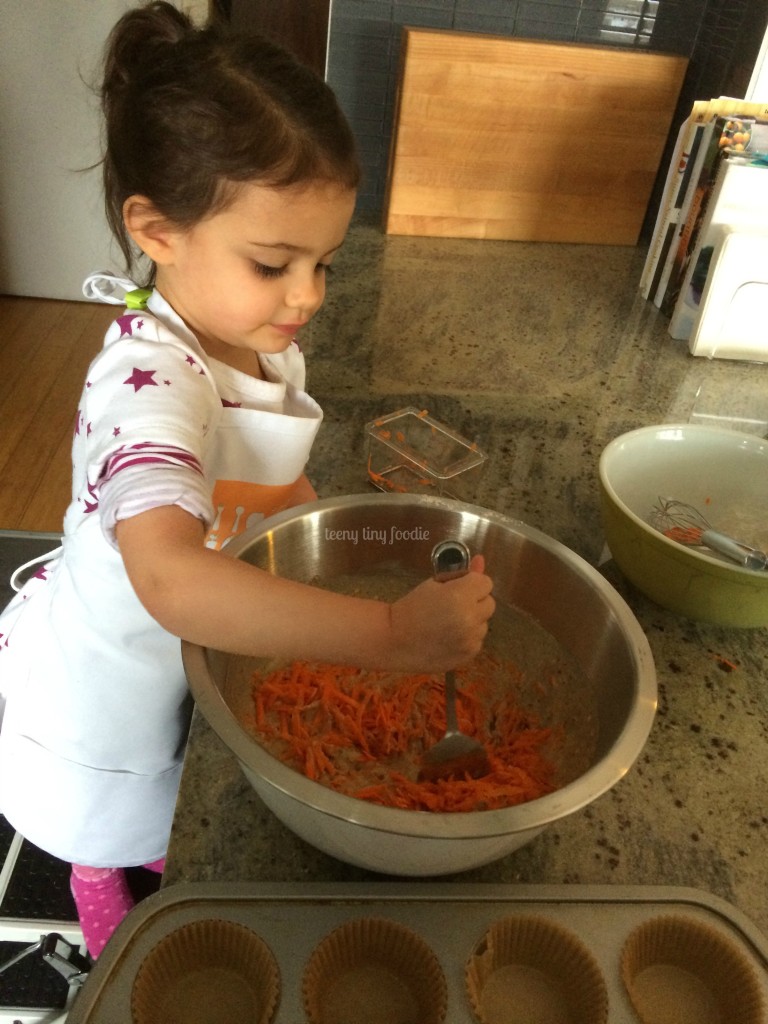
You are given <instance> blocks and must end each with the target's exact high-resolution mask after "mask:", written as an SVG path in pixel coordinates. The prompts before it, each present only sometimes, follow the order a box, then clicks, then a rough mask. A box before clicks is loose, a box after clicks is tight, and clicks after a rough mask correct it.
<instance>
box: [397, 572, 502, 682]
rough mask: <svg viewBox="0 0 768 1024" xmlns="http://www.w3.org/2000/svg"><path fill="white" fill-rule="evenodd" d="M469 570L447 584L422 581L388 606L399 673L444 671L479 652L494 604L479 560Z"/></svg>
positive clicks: (490, 583)
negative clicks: (401, 671)
mask: <svg viewBox="0 0 768 1024" xmlns="http://www.w3.org/2000/svg"><path fill="white" fill-rule="evenodd" d="M469 568H470V571H469V572H468V573H467V575H466V576H462V577H461V578H460V579H455V580H448V581H447V582H446V583H438V582H437V581H435V580H425V581H424V583H420V584H419V586H417V587H416V588H415V589H414V590H412V591H411V592H410V593H408V594H406V595H405V597H403V598H401V599H400V600H399V601H396V602H395V603H394V604H393V605H392V609H391V622H392V634H393V642H394V650H393V656H394V659H395V660H397V661H398V663H399V664H398V667H400V668H402V670H403V671H415V672H418V671H425V670H428V671H432V672H444V671H446V670H448V669H452V668H456V667H457V666H459V665H461V664H464V663H465V662H467V661H470V660H471V659H472V658H473V657H474V656H475V655H476V654H477V653H478V652H479V651H480V649H481V647H482V646H483V640H484V639H485V635H486V633H487V632H488V620H489V619H490V617H491V616H492V615H493V612H494V609H495V607H496V602H495V601H494V599H493V597H492V595H491V590H492V587H493V583H492V581H491V580H490V578H489V577H488V576H486V575H485V571H484V570H485V562H484V559H483V557H482V555H475V556H474V558H473V559H472V561H471V563H470V567H469Z"/></svg>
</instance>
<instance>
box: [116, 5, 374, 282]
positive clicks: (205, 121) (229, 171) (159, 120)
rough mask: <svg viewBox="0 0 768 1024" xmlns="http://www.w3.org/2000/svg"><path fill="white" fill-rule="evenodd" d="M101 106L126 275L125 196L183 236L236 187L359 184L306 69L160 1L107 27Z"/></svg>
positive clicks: (347, 145)
mask: <svg viewBox="0 0 768 1024" xmlns="http://www.w3.org/2000/svg"><path fill="white" fill-rule="evenodd" d="M101 97H102V107H103V110H104V115H105V119H106V150H105V156H104V161H103V171H104V189H105V203H106V210H107V219H108V221H109V225H110V227H111V229H112V231H113V233H114V235H115V237H116V239H117V241H118V242H119V244H120V248H121V250H122V252H123V255H124V256H125V259H126V262H127V265H128V268H129V269H130V268H131V267H132V265H133V263H134V251H133V248H132V244H131V240H130V238H129V236H128V233H127V231H126V229H125V225H124V223H123V204H124V202H125V200H126V199H127V198H128V197H129V196H131V195H143V196H146V197H147V198H148V199H149V200H150V201H151V202H152V204H153V205H154V207H155V208H156V209H157V210H158V212H159V213H160V214H161V215H162V216H163V217H165V218H167V219H168V220H169V221H171V222H172V223H173V224H175V225H177V226H179V227H182V228H183V227H191V226H192V225H193V224H195V223H197V222H198V221H200V220H201V219H203V218H204V217H205V216H206V215H208V214H211V213H214V212H216V211H217V210H219V209H222V208H223V207H224V206H225V205H226V204H227V202H228V201H229V200H230V198H231V196H232V194H233V186H235V187H236V185H237V183H240V182H246V181H258V182H260V183H262V184H266V185H271V186H274V187H277V188H284V187H287V186H289V185H294V184H299V183H302V182H311V181H328V182H338V183H339V185H341V186H342V187H346V188H349V189H354V188H356V187H357V185H358V184H359V181H360V165H359V162H358V157H357V152H356V148H355V143H354V138H353V136H352V132H351V130H350V128H349V125H348V124H347V121H346V119H345V117H344V115H343V113H342V112H341V110H340V108H339V106H338V103H337V102H336V98H335V96H334V94H333V92H332V91H331V89H330V88H329V87H328V86H327V85H326V83H325V82H324V81H323V80H322V79H321V78H320V77H319V76H318V75H316V74H315V72H314V71H312V70H311V69H310V68H308V67H305V66H304V65H303V64H300V63H299V62H298V61H297V60H295V59H294V58H293V57H292V56H291V55H290V54H288V53H286V52H285V51H284V50H282V49H280V48H279V47H277V46H274V45H273V44H272V43H269V42H268V41H267V40H265V39H262V38H260V37H258V36H248V35H236V34H234V33H232V32H230V31H229V30H228V29H227V28H226V26H222V25H221V24H220V23H219V22H216V23H212V24H211V25H209V26H207V27H205V28H197V27H196V26H194V25H193V23H192V22H191V21H190V19H189V18H188V17H187V16H186V15H184V14H182V13H181V12H180V11H178V10H177V9H176V8H175V7H173V6H172V5H171V4H170V3H165V2H162V0H156V2H152V3H148V4H146V5H145V6H143V7H139V8H134V9H132V10H130V11H128V12H127V13H126V14H125V15H123V17H122V18H121V19H120V20H119V21H118V22H117V24H116V25H115V27H114V29H113V30H112V33H111V35H110V37H109V40H108V42H107V49H106V55H105V63H104V79H103V85H102V89H101Z"/></svg>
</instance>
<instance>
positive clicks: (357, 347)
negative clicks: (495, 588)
mask: <svg viewBox="0 0 768 1024" xmlns="http://www.w3.org/2000/svg"><path fill="white" fill-rule="evenodd" d="M643 258H644V253H643V251H642V250H640V249H632V248H614V247H594V246H561V245H540V244H539V245H534V244H522V243H509V242H478V241H470V240H450V239H439V240H438V239H410V238H395V237H390V238H387V237H385V236H383V235H382V233H381V232H380V231H379V229H378V228H377V227H376V226H375V225H370V224H365V223H359V224H356V225H354V226H353V229H352V231H351V233H350V237H349V239H348V242H347V244H346V246H345V248H344V249H343V251H342V253H341V254H340V257H339V259H338V261H337V265H336V273H335V275H334V279H333V281H332V282H331V285H330V288H329V298H328V300H327V305H326V307H325V308H324V310H323V312H322V313H321V314H320V315H319V316H318V318H317V320H316V322H315V323H314V324H313V325H312V327H311V330H310V332H309V333H308V334H307V335H306V336H305V337H304V339H303V341H304V348H305V351H306V354H307V360H308V367H309V380H310V390H311V391H312V393H313V394H314V395H315V396H316V397H317V398H318V400H319V401H320V402H321V404H322V405H323V407H324V408H325V410H326V419H325V423H324V426H323V428H322V430H321V434H320V439H319V441H318V443H317V445H316V447H315V449H314V451H313V456H312V459H311V462H310V466H309V475H310V477H311V478H312V479H313V482H314V483H315V486H316V487H317V489H318V491H319V493H320V495H321V497H326V496H331V495H336V494H346V493H354V492H361V491H366V490H367V489H368V488H369V486H370V485H369V484H368V482H367V479H366V473H365V448H364V439H363V426H364V424H365V423H366V422H367V421H369V420H370V419H373V418H375V417H376V416H378V415H381V414H382V413H387V412H391V411H394V410H396V409H398V408H401V407H402V406H405V405H416V406H418V407H420V408H427V409H429V411H430V413H431V414H432V415H434V416H435V417H436V418H437V419H439V420H441V421H443V422H445V423H448V424H450V425H451V426H453V427H454V428H455V429H456V430H458V431H459V432H461V433H462V434H464V435H465V436H467V437H469V438H471V439H473V440H476V441H477V442H478V444H479V445H480V446H481V447H482V448H484V449H485V450H486V451H487V452H488V453H489V455H490V460H489V464H488V467H487V470H486V473H485V475H484V477H483V480H482V483H481V485H480V488H479V490H478V492H477V495H476V500H477V503H478V504H481V505H485V506H487V507H489V508H494V509H497V510H498V511H501V512H503V513H506V514H508V515H511V516H514V517H516V518H519V519H522V520H524V521H525V522H527V523H529V524H530V525H532V526H535V527H537V528H538V529H540V530H543V531H544V532H545V533H548V534H550V535H551V536H553V537H556V538H557V539H558V540H560V541H562V542H563V543H564V544H566V545H568V546H569V547H571V548H573V549H574V550H575V551H576V552H578V553H579V554H580V555H581V556H582V557H584V558H585V559H586V560H587V561H589V562H591V563H592V564H598V563H599V562H600V561H601V556H602V554H603V551H604V542H603V538H602V534H601V528H600V517H599V506H598V479H597V462H598V458H599V454H600V451H601V449H602V448H603V447H604V445H605V444H606V443H607V442H608V441H609V440H611V439H612V438H613V437H615V436H617V435H618V434H620V433H622V432H624V431H625V430H629V429H632V428H634V427H638V426H643V425H646V424H653V423H662V422H681V421H685V422H687V421H688V420H691V419H694V420H696V421H707V420H708V419H709V418H710V417H713V418H718V417H723V416H725V417H731V418H732V420H733V421H734V422H736V423H737V424H740V423H741V421H742V420H743V421H744V422H745V423H747V422H748V423H750V424H751V425H753V426H754V427H755V429H757V430H758V431H759V432H760V433H765V431H766V429H768V387H766V375H767V374H768V367H766V366H763V365H755V364H747V363H736V362H724V361H709V360H701V359H694V358H693V357H691V356H690V355H689V354H688V351H687V347H686V346H685V345H684V344H681V343H679V342H674V341H672V340H671V339H670V338H669V337H668V335H667V333H666V320H665V319H664V318H663V317H661V316H660V315H659V314H658V312H657V311H656V310H655V309H654V307H653V306H652V305H651V304H649V303H647V302H645V301H643V300H642V298H641V297H640V296H639V294H638V291H637V284H638V281H639V277H640V272H641V269H642V264H643ZM601 569H602V571H603V572H604V574H605V575H606V576H607V578H608V579H609V580H610V582H611V583H612V584H613V585H614V586H615V587H616V588H617V589H618V590H619V592H620V593H621V594H622V596H623V597H624V598H625V599H626V600H627V602H628V603H629V605H630V607H631V608H632V610H633V611H634V613H635V615H636V616H637V618H638V620H639V622H640V624H641V626H642V627H643V629H644V630H645V632H646V634H647V636H648V639H649V642H650V645H651V648H652V651H653V655H654V659H655V662H656V668H657V673H658V681H659V709H658V714H657V718H656V721H655V723H654V726H653V729H652V732H651V735H650V738H649V740H648V743H647V745H646V747H645V749H644V751H643V753H642V754H641V756H640V758H639V760H638V761H637V763H636V764H635V765H634V766H633V767H632V768H631V770H630V771H629V772H628V774H627V775H626V776H625V778H624V779H623V780H622V781H621V782H620V783H619V784H618V785H616V786H615V787H614V788H613V789H612V790H611V791H610V792H608V793H607V794H605V795H604V796H603V797H601V798H600V799H598V800H597V801H595V802H594V803H593V804H591V805H590V806H589V807H587V808H584V809H582V810H580V811H577V812H576V813H574V814H572V815H571V816H570V817H568V818H566V819H564V820H562V821H561V822H559V823H557V824H556V825H553V826H550V827H549V828H547V829H546V830H545V831H544V832H543V833H541V834H540V835H539V836H538V837H536V838H535V839H534V840H533V841H532V842H530V843H529V844H528V845H527V846H524V847H522V848H521V849H519V850H518V851H516V852H515V853H513V854H511V855H509V856H507V857H506V858H505V859H503V860H501V861H498V862H496V863H494V864H491V865H488V866H486V867H484V868H480V869H477V870H474V871H470V872H466V873H463V874H461V875H457V876H454V877H453V878H451V879H448V880H449V881H455V882H456V884H461V883H462V881H466V882H492V883H515V882H525V883H574V884H578V883H590V884H648V885H657V884H665V885H683V886H692V887H695V888H700V889H704V890H706V891H708V892H711V893H714V894H716V895H718V896H721V897H723V898H725V899H726V900H728V901H730V902H731V903H733V904H734V905H736V906H737V907H739V908H740V909H741V910H742V911H743V912H744V913H746V914H747V915H748V916H749V917H751V919H752V920H753V921H754V923H755V924H756V925H757V926H758V927H759V928H760V929H762V930H763V931H764V932H765V933H766V934H768V796H766V794H768V736H767V735H766V734H767V732H768V693H767V692H766V688H767V687H768V665H767V664H766V658H767V656H768V643H766V632H765V630H748V631H740V630H727V629H721V628H718V627H714V626H708V625H703V624H698V623H693V622H689V621H687V620H683V619H680V618H678V617H676V616H674V615H672V614H670V613H668V612H665V611H664V610H663V609H661V608H659V607H658V606H656V605H654V604H652V603H651V602H650V601H648V600H646V599H645V598H643V597H642V596H641V595H640V594H638V593H637V592H636V591H635V590H634V589H633V588H631V587H630V586H629V585H628V584H626V583H625V582H624V581H623V579H622V578H621V576H620V574H619V573H618V571H617V569H616V568H615V566H614V565H613V563H612V562H610V561H608V562H605V563H604V564H603V565H602V566H601ZM382 879H383V876H380V875H374V874H371V873H368V872H366V871H364V870H362V869H358V868H353V867H349V866H347V865H345V864H342V863H340V862H338V861H336V860H334V859H332V858H330V857H328V856H326V855H324V854H322V853H320V852H318V851H316V850H314V849H313V848H311V847H309V846H308V845H306V844H305V843H304V842H302V841H301V840H299V839H297V838H296V837H294V836H293V835H292V834H291V833H290V832H289V831H288V830H287V829H286V828H285V827H284V826H283V825H281V824H280V823H279V822H278V821H277V820H276V819H275V818H274V817H273V816H272V814H271V813H270V812H269V811H268V810H267V809H266V808H265V807H264V806H263V804H262V803H261V801H260V799H259V798H258V797H257V796H256V794H255V793H254V791H253V790H252V789H251V787H250V785H249V784H248V783H247V781H246V780H245V778H244V777H243V776H242V775H241V773H240V770H239V768H238V766H237V764H236V762H235V761H234V759H233V758H232V756H231V755H230V754H229V753H228V751H227V750H226V748H225V747H224V746H223V744H222V743H221V742H220V741H219V739H218V738H217V737H216V736H215V734H214V733H213V732H212V730H211V729H210V728H209V727H208V725H207V724H206V723H205V722H204V721H203V720H202V719H201V718H200V717H199V716H196V717H195V720H194V724H193V728H192V733H191V736H190V741H189V745H188V751H187V759H186V764H185V769H184V775H183V779H182V785H181V792H180V796H179V802H178V807H177V813H176V820H175V825H174V830H173V835H172V840H171V847H170V850H169V856H168V862H167V868H166V873H165V877H164V882H163V884H164V886H168V885H172V884H174V883H176V882H182V881H187V882H194V881H224V882H226V881H256V882H258V881H270V882H297V883H301V882H306V881H318V882H336V881H339V882H344V881H350V882H351V881H357V882H359V881H366V882H370V885H371V886H372V887H373V886H375V885H376V884H377V883H378V882H380V881H381V880H382ZM442 880H443V881H445V880H446V879H445V878H443V879H442Z"/></svg>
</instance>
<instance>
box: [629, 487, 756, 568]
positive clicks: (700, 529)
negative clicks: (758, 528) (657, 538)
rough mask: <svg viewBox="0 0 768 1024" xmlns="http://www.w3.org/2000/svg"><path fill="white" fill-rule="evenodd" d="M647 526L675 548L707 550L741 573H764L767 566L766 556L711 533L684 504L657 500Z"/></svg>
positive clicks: (697, 512)
mask: <svg viewBox="0 0 768 1024" xmlns="http://www.w3.org/2000/svg"><path fill="white" fill-rule="evenodd" d="M649 522H650V524H651V526H653V527H654V529H656V530H658V531H659V532H660V533H663V534H664V536H665V537H669V539H670V540H674V541H677V543H678V544H685V545H686V546H687V547H704V548H709V550H710V551H716V552H717V553H718V554H720V555H724V556H725V557H726V558H729V559H730V560H731V561H732V562H736V563H737V564H738V565H741V566H743V567H744V568H745V569H765V568H766V566H768V555H766V553H765V552H764V551H760V550H759V549H758V548H753V547H750V545H749V544H742V543H741V541H738V540H734V538H733V537H729V536H728V535H727V534H725V533H720V531H719V530H715V529H713V528H712V527H711V526H710V524H709V523H708V522H707V520H706V519H705V518H704V516H703V515H702V514H701V512H699V510H698V509H697V508H694V506H693V505H688V504H686V503H685V502H684V501H675V499H674V498H659V503H658V505H655V506H654V508H653V511H652V512H651V515H650V517H649Z"/></svg>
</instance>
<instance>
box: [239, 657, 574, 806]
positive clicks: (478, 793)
mask: <svg viewBox="0 0 768 1024" xmlns="http://www.w3.org/2000/svg"><path fill="white" fill-rule="evenodd" d="M482 657H483V658H485V659H486V662H485V663H483V662H482V658H481V659H478V660H477V661H476V663H475V669H474V670H460V671H459V672H458V673H457V681H458V683H459V687H460V689H459V697H458V718H459V728H460V729H461V730H462V731H463V732H466V733H467V734H468V735H470V736H474V737H476V738H477V739H478V740H480V742H481V743H483V744H484V746H485V748H486V750H487V752H488V756H489V760H490V763H491V768H492V771H491V773H490V774H489V775H487V776H485V777H483V778H480V779H472V778H469V777H466V778H462V779H448V780H439V781H431V782H419V781H417V775H418V770H419V767H420V764H421V760H422V757H423V755H424V752H425V751H426V750H427V749H428V748H429V747H431V746H432V745H433V744H434V743H436V742H437V741H438V740H439V739H440V738H441V736H442V734H443V732H444V731H445V699H444V693H443V681H442V679H441V678H440V677H439V676H429V675H414V676H406V677H395V676H392V675H390V674H387V673H384V672H371V671H364V670H361V669H356V668H351V667H347V666H339V665H328V664H321V663H309V662H303V661H294V662H291V663H290V664H289V665H287V666H285V667H283V668H280V669H277V670H275V671H273V672H270V673H268V674H267V675H263V676H261V675H259V674H255V675H254V677H253V703H254V716H253V722H252V728H253V730H254V733H255V735H256V736H257V738H258V739H259V740H260V742H262V743H263V745H264V746H265V747H266V748H267V749H268V750H269V751H270V752H271V753H273V754H274V755H275V756H276V757H279V758H280V759H281V760H282V761H284V762H285V763H286V764H288V765H290V766H291V767H293V768H295V769H296V770H297V771H300V772H302V773H303V774H305V775H306V776H307V777H308V778H310V779H313V780H315V781H317V782H321V783H323V784H324V785H327V786H330V787H331V788H333V789H336V790H339V791H340V792H344V793H347V794H348V795H351V796H355V797H357V798H359V799H361V800H369V801H372V802H373V803H377V804H383V805H385V806H387V807H398V808H404V809H408V810H422V811H474V810H486V809H493V808H498V807H509V806H513V805H515V804H520V803H524V802H526V801H528V800H535V799H537V798H538V797H541V796H543V795H545V794H546V793H550V792H552V791H553V790H554V789H555V788H556V782H555V775H556V771H555V766H554V764H553V763H552V761H551V759H550V756H548V754H551V752H552V747H553V744H556V743H557V740H558V739H559V738H560V737H559V731H558V730H557V729H553V728H545V727H542V726H541V725H540V724H539V723H538V722H537V721H535V720H534V719H533V718H532V716H530V715H528V714H526V713H525V712H523V711H522V710H521V709H520V708H519V707H517V705H516V703H515V700H514V696H513V695H512V692H513V690H512V688H510V689H509V690H506V691H505V692H504V694H503V695H502V696H501V697H498V698H492V697H491V696H490V694H489V689H488V686H487V685H486V678H487V674H488V672H489V670H490V669H492V668H493V667H495V668H498V667H499V662H498V660H496V659H493V658H492V657H491V656H490V655H484V656H482ZM478 663H479V664H478ZM502 668H504V670H506V666H502ZM518 675H519V673H518ZM545 748H547V750H545Z"/></svg>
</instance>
